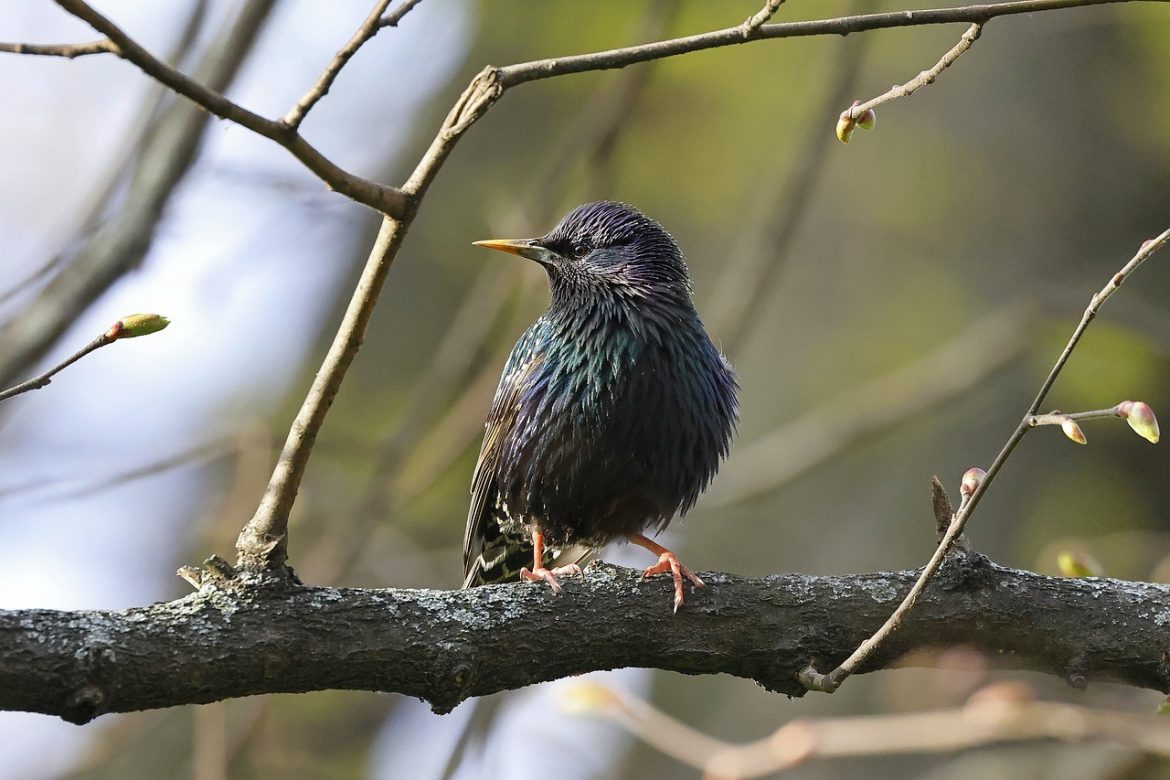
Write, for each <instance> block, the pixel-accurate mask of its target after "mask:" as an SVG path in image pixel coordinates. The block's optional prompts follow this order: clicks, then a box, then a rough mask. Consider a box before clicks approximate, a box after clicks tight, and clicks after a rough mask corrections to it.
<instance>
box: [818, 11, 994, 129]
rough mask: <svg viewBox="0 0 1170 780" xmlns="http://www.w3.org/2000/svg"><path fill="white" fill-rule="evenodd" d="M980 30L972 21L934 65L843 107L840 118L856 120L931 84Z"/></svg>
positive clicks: (980, 24)
mask: <svg viewBox="0 0 1170 780" xmlns="http://www.w3.org/2000/svg"><path fill="white" fill-rule="evenodd" d="M982 30H983V22H973V23H972V24H971V26H970V27H968V28H967V32H965V33H963V36H962V37H961V38H960V39H959V42H958V43H957V44H955V46H954V48H952V49H951V50H950V51H948V52H947V53H946V54H944V55H943V56H942V59H941V60H939V61H938V62H936V63H935V64H934V67H932V68H930V69H929V70H924V71H922V72H921V73H919V74H918V75H917V76H916V77H914V78H913V79H911V80H910V81H907V82H906V83H905V84H895V85H894V86H892V87H890V89H889V90H888V91H886V92H884V93H882V94H881V95H878V96H877V97H875V98H873V99H872V100H867V101H865V102H864V103H858V104H857V105H855V106H852V107H851V108H847V109H845V111H844V112H843V113H842V114H841V118H842V119H845V118H846V117H848V118H849V119H850V120H853V121H856V120H858V119H860V118H861V115H862V114H864V113H865V112H866V111H872V110H873V109H875V108H877V107H878V106H882V105H885V104H886V103H889V102H891V101H893V100H897V99H898V98H903V97H909V96H910V95H913V94H914V93H915V92H917V91H918V90H919V89H921V88H922V87H925V86H926V85H927V84H933V83H934V80H935V79H936V78H938V75H939V74H940V73H942V72H943V71H944V70H946V69H947V68H949V67H950V66H951V65H953V64H954V62H955V60H957V59H959V57H961V56H962V55H963V53H964V52H965V51H967V49H970V48H971V44H973V43H975V41H976V39H977V38H979V34H980V32H982Z"/></svg>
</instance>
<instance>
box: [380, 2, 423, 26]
mask: <svg viewBox="0 0 1170 780" xmlns="http://www.w3.org/2000/svg"><path fill="white" fill-rule="evenodd" d="M421 2H422V0H402V4H401V5H399V6H398V7H397V8H395V9H394V10H393V11H391V12H390V13H388V14H386V15H385V16H383V17H382V18H381V19H379V20H378V26H379V27H397V26H398V23H399V22H401V21H402V17H404V16H406V15H407V14H408V13H410V11H411V9H412V8H414V7H415V6H416V5H418V4H419V3H421Z"/></svg>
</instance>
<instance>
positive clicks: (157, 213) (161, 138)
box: [0, 0, 275, 384]
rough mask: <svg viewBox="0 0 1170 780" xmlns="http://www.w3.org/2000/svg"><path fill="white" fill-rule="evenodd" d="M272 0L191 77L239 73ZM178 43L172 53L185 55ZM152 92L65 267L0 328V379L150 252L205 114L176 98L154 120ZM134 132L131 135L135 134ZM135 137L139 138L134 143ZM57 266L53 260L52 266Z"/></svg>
mask: <svg viewBox="0 0 1170 780" xmlns="http://www.w3.org/2000/svg"><path fill="white" fill-rule="evenodd" d="M274 4H275V3H274V0H248V2H246V3H244V5H243V7H242V8H241V9H240V11H239V13H238V14H237V15H234V16H230V17H229V18H228V19H227V20H225V22H224V25H223V29H222V31H220V32H219V33H218V34H217V36H216V38H215V41H214V43H212V44H211V45H210V46H209V47H208V50H207V52H206V53H205V54H204V55H203V56H202V57H201V58H200V62H199V64H198V66H197V68H196V76H197V77H198V78H200V79H203V80H204V81H205V82H206V83H209V84H212V85H216V86H219V87H221V88H223V87H226V86H227V85H229V84H230V83H231V82H232V80H233V79H234V78H235V76H236V74H237V73H238V72H239V68H240V66H241V64H242V62H243V59H244V57H245V55H246V54H247V52H248V51H249V50H250V49H251V47H252V43H253V41H255V40H256V38H257V36H258V35H259V34H260V31H261V30H262V29H263V26H264V23H265V21H266V20H267V18H268V16H269V13H270V11H271V10H272V7H273V5H274ZM200 7H201V6H197V7H196V9H195V13H193V14H192V15H191V17H190V18H189V20H188V22H187V24H186V26H185V29H184V33H183V38H184V39H188V38H192V37H193V36H194V35H196V34H197V29H198V27H199V25H200V17H201V11H200V10H199V9H200ZM184 49H185V47H184V45H183V42H180V44H179V46H178V47H177V48H176V50H175V51H174V52H172V54H174V55H177V56H181V55H182V54H183V53H184ZM155 113H156V102H155V100H154V97H153V96H150V97H148V98H147V100H146V102H145V103H144V104H143V106H142V108H141V110H140V111H139V115H138V117H137V120H138V121H139V122H140V124H141V126H142V130H141V133H142V134H141V135H140V136H138V137H137V138H129V139H128V141H129V142H128V143H127V144H126V145H125V146H124V147H123V150H122V155H121V158H118V157H115V158H113V159H111V160H110V164H109V166H108V167H107V169H106V170H107V174H106V180H105V181H104V182H103V184H102V185H101V186H99V187H98V188H97V194H96V196H95V197H93V198H92V199H91V203H90V205H89V206H88V207H87V208H86V211H87V212H88V213H87V214H86V215H85V216H84V217H83V218H82V219H81V220H80V223H81V227H80V229H79V230H78V232H77V233H76V234H75V235H76V236H77V238H75V239H74V241H76V242H77V243H78V244H80V246H79V247H76V248H75V247H72V246H71V247H70V248H69V249H68V251H66V252H65V253H64V254H65V255H66V256H67V257H68V272H67V273H65V272H62V273H58V274H56V275H55V276H54V277H53V278H52V280H51V281H50V282H49V283H48V284H46V285H45V286H44V288H43V289H41V290H40V291H39V292H38V293H37V295H36V297H35V298H33V299H32V300H31V301H30V302H29V303H28V305H27V306H25V307H24V309H23V310H21V311H20V312H19V313H18V314H17V315H16V316H14V317H13V318H12V320H11V321H9V322H7V323H5V324H4V325H3V327H2V329H0V384H9V383H11V382H14V381H15V380H16V379H17V378H19V377H21V376H23V375H25V374H26V373H28V372H29V371H31V370H32V368H33V366H34V364H35V363H36V362H37V361H38V360H40V359H41V357H42V356H43V355H44V353H45V352H46V351H47V350H48V349H49V348H50V347H51V346H52V345H53V344H54V343H55V342H56V341H57V339H59V338H60V337H61V335H62V334H63V333H64V332H65V330H66V328H68V327H69V325H70V324H71V323H72V322H74V321H75V320H76V319H77V316H78V314H79V313H80V312H82V311H84V310H85V308H86V307H87V306H88V305H89V304H90V303H91V302H92V301H94V300H96V299H97V297H98V296H99V295H101V294H102V293H103V292H104V291H106V290H107V289H109V287H110V286H111V285H112V284H114V282H115V281H117V280H118V279H120V278H122V276H124V275H125V274H126V273H127V272H129V271H130V270H132V269H134V268H137V267H138V266H139V265H140V264H141V263H142V261H143V258H144V257H145V256H146V254H147V252H148V251H149V249H150V247H151V245H152V240H153V238H154V236H155V234H156V230H157V227H158V223H159V220H160V218H161V215H162V214H163V213H164V211H165V209H166V206H167V204H168V203H169V201H170V198H171V197H172V196H173V195H174V193H175V191H176V189H177V187H178V184H179V182H180V181H182V180H183V177H184V176H185V175H186V174H187V172H188V171H189V170H190V168H191V166H192V165H193V163H194V161H195V159H196V155H197V153H198V150H199V145H200V143H201V140H202V138H203V132H204V130H205V129H206V127H207V123H208V121H209V117H208V116H207V114H206V113H205V112H203V111H200V110H199V109H198V108H196V107H195V106H192V105H190V104H189V103H188V102H187V101H176V102H175V103H174V104H173V105H171V106H170V107H168V108H167V110H166V111H165V112H164V113H162V114H160V115H159V116H158V117H157V119H153V118H152V117H153V115H154V114H155ZM134 135H135V134H131V136H134ZM134 141H137V143H135V142H134ZM121 160H125V161H126V162H127V163H129V162H130V161H133V164H132V165H128V170H129V177H130V182H129V184H128V185H127V187H126V188H125V191H124V196H123V197H119V198H118V199H117V202H118V207H117V211H116V213H115V214H113V215H107V210H106V209H105V208H104V207H103V206H104V204H106V203H107V202H109V201H110V199H111V196H112V195H113V194H114V193H118V194H119V195H122V194H123V190H122V188H121V187H119V186H118V185H119V182H120V180H121V176H123V175H125V171H123V170H119V168H118V163H119V162H120V161H121ZM54 265H55V264H54Z"/></svg>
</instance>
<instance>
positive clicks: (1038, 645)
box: [0, 555, 1170, 723]
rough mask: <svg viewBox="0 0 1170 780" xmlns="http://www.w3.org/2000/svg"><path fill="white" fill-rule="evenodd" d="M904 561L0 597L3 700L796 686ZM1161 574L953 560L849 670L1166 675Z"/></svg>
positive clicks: (881, 595) (111, 708) (870, 608)
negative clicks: (508, 581)
mask: <svg viewBox="0 0 1170 780" xmlns="http://www.w3.org/2000/svg"><path fill="white" fill-rule="evenodd" d="M916 574H917V573H916V572H897V573H878V574H861V575H853V576H845V577H814V576H806V575H798V574H787V575H776V576H771V577H764V578H759V579H749V578H744V577H737V576H733V575H729V574H719V573H704V574H703V575H702V576H703V578H704V580H706V581H707V583H708V585H709V587H708V588H707V589H706V590H703V591H697V592H695V593H694V594H693V595H691V596H690V597H689V598H688V600H687V605H686V608H685V609H684V610H682V611H681V612H680V613H679V614H677V615H675V616H672V615H671V614H670V608H669V595H668V592H667V591H668V590H669V588H668V585H667V584H666V583H664V582H663V581H661V580H658V579H655V580H651V581H648V582H644V583H639V582H638V579H637V577H638V575H637V572H635V571H632V570H628V569H620V568H616V567H612V566H608V565H600V566H598V565H595V566H593V567H591V568H590V570H589V579H588V580H587V581H585V582H580V581H567V582H565V584H564V588H565V595H564V597H563V598H556V597H554V596H552V595H551V594H550V593H549V591H548V589H546V588H533V587H530V586H525V585H521V584H516V585H501V586H489V587H482V588H473V589H470V590H461V591H426V590H360V589H344V588H309V587H300V586H290V585H287V584H282V583H281V582H280V581H278V580H271V579H264V580H258V579H257V578H250V579H249V578H248V577H244V578H242V579H241V578H236V579H222V578H221V577H217V576H210V575H209V576H207V577H205V578H204V582H203V587H202V588H201V590H200V592H199V593H197V594H192V595H190V596H187V597H185V598H182V599H179V600H177V601H172V602H168V603H163V604H155V605H153V606H149V607H141V608H134V609H129V610H126V611H119V612H58V611H53V610H16V611H0V709H6V710H27V711H31V712H40V713H45V714H51V715H58V716H60V717H62V718H64V719H66V720H68V721H70V722H73V723H85V722H87V721H89V720H92V719H93V718H95V717H97V716H98V715H101V714H104V713H107V712H128V711H132V710H140V709H149V708H156V707H169V706H175V705H180V704H190V703H204V702H210V701H217V700H219V699H224V698H229V697H236V696H247V695H252V694H260V693H269V692H288V693H296V692H305V691H313V690H323V689H346V690H371V691H386V692H397V693H404V694H407V695H410V696H417V697H420V698H424V699H426V700H427V701H429V702H430V703H431V705H432V706H433V707H434V708H435V710H436V711H438V712H447V711H449V710H451V709H452V708H454V707H455V706H456V705H457V704H459V703H460V702H461V701H463V700H464V699H467V698H469V697H473V696H484V695H487V694H490V693H495V692H497V691H502V690H508V689H513V688H520V687H523V686H526V685H531V684H533V683H537V682H542V681H546V680H553V679H558V678H562V677H567V676H570V675H575V674H580V673H583V672H587V671H592V670H597V669H614V668H619V667H627V666H637V667H655V668H660V669H667V670H671V671H676V672H682V673H684V674H714V673H725V674H732V675H735V676H737V677H744V678H749V679H753V680H756V681H757V682H759V683H760V684H761V685H763V686H765V687H767V688H769V689H771V690H775V691H779V692H781V693H785V694H788V695H791V696H800V695H802V694H803V693H804V690H805V689H804V687H803V686H802V685H801V684H800V683H799V682H798V681H797V673H798V672H799V671H800V670H801V669H802V668H803V667H805V666H806V665H807V664H808V663H809V662H810V660H814V659H815V660H817V661H821V662H824V661H829V662H834V661H836V660H839V659H841V658H843V657H844V656H845V655H847V654H848V653H849V652H850V650H852V649H853V648H854V647H856V646H857V644H858V643H859V642H860V641H861V640H862V639H863V638H865V637H866V636H868V635H869V634H870V632H871V631H873V629H874V628H875V627H876V626H877V625H879V624H880V623H881V622H882V620H883V619H884V618H885V617H886V616H887V615H888V614H889V611H890V609H891V607H892V606H893V605H894V604H895V603H896V602H897V601H898V600H899V599H900V598H901V596H902V595H903V594H905V593H906V591H907V590H908V589H909V587H910V586H911V583H913V582H914V580H915V578H916ZM1168 620H1170V586H1166V585H1155V584H1144V583H1132V582H1123V581H1119V580H1096V579H1064V578H1052V577H1045V576H1042V575H1039V574H1033V573H1030V572H1024V571H1017V570H1014V569H1007V568H1002V567H999V566H995V565H994V564H991V563H989V562H988V561H987V560H986V559H985V558H982V557H980V556H975V555H971V556H965V557H962V558H956V559H951V560H948V561H947V564H946V565H945V566H944V567H943V569H942V571H941V572H940V574H939V576H938V577H937V578H936V579H935V580H934V581H932V582H931V585H930V587H929V588H928V589H927V591H926V592H925V593H924V594H923V596H922V599H921V600H920V602H919V608H918V609H917V610H916V611H915V613H914V617H913V619H912V620H909V621H908V622H906V624H905V625H904V626H903V628H902V630H901V631H899V632H898V633H897V634H895V635H894V636H892V637H891V638H890V640H889V641H888V642H887V643H886V644H884V645H883V646H882V647H881V648H880V650H879V652H878V653H877V654H875V655H874V656H872V657H871V658H870V659H869V660H868V661H867V662H866V663H865V664H864V665H863V666H862V668H861V669H860V670H859V671H861V672H866V671H874V670H877V669H881V668H886V667H889V666H890V665H891V664H893V663H894V662H895V661H896V659H898V658H900V657H901V656H903V655H904V654H906V653H907V652H908V651H910V650H912V649H916V648H922V647H938V646H948V645H957V644H961V645H964V646H969V647H975V648H978V649H981V650H983V651H985V652H988V653H989V654H992V655H993V657H994V658H995V659H996V661H997V662H998V663H1002V664H1004V665H1005V666H1008V667H1012V668H1027V669H1035V670H1039V671H1044V672H1049V673H1053V674H1057V675H1061V676H1063V677H1064V678H1065V679H1067V680H1068V681H1069V682H1070V683H1072V684H1073V685H1075V686H1083V685H1085V684H1086V682H1087V681H1088V680H1098V679H1100V680H1112V681H1117V682H1123V683H1127V684H1130V685H1135V686H1140V687H1145V688H1156V689H1158V690H1160V691H1167V690H1170V664H1168V663H1167V661H1166V658H1165V652H1166V631H1165V627H1164V626H1165V624H1166V622H1167V621H1168Z"/></svg>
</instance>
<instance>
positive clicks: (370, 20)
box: [282, 0, 421, 130]
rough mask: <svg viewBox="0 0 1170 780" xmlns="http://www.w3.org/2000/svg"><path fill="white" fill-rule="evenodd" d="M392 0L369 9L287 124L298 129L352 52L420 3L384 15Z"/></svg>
mask: <svg viewBox="0 0 1170 780" xmlns="http://www.w3.org/2000/svg"><path fill="white" fill-rule="evenodd" d="M390 2H391V0H378V2H377V3H375V4H374V10H372V11H370V13H369V15H368V16H367V17H366V20H365V21H364V22H362V25H361V27H359V28H358V30H357V32H356V33H354V35H353V37H352V38H350V39H349V41H348V42H347V43H346V44H345V46H343V47H341V49H340V50H339V51H338V52H337V54H335V55H333V59H332V60H331V61H330V62H329V65H328V66H327V67H326V68H325V71H324V72H323V73H322V74H321V76H320V77H319V78H318V79H317V82H316V83H315V84H313V86H312V87H311V88H310V89H309V91H308V92H306V93H305V94H304V96H303V97H302V98H301V99H300V100H298V101H297V103H296V105H295V106H293V107H292V108H290V109H289V111H288V113H287V114H285V115H284V119H283V120H282V121H283V122H284V124H285V125H287V126H288V127H291V128H292V129H293V130H296V129H298V128H299V127H300V126H301V122H303V121H305V117H306V116H308V114H309V112H310V111H312V110H313V106H315V105H316V104H317V101H319V100H320V99H321V98H323V97H325V96H326V95H327V94H329V88H330V87H332V86H333V82H334V80H336V78H337V75H338V74H339V73H341V69H342V68H344V67H345V66H346V65H347V64H348V63H349V61H350V60H351V59H352V58H353V55H355V54H357V51H358V49H360V48H361V47H362V46H364V45H365V44H366V42H367V41H369V40H370V39H371V38H373V37H374V36H375V35H377V34H378V31H379V30H381V29H382V28H383V27H393V26H396V25H397V24H398V22H399V21H400V20H401V19H402V17H404V16H406V14H407V13H408V12H409V11H410V9H412V8H414V7H415V6H416V5H418V4H419V2H421V0H405V1H404V2H403V3H402V5H400V6H398V8H396V9H394V11H392V12H391V13H389V14H387V15H386V16H382V14H383V13H384V12H385V11H386V7H387V6H388V5H390Z"/></svg>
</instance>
